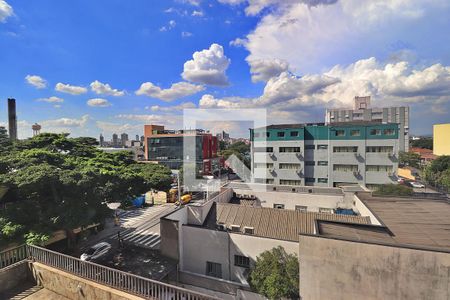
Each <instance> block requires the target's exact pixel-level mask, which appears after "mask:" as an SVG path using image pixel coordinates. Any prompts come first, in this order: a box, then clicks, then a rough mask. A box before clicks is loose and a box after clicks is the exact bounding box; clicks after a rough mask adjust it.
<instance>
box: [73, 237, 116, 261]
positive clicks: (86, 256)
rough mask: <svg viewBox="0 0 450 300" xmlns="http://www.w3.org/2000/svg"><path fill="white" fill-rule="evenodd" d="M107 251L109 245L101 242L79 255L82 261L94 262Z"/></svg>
mask: <svg viewBox="0 0 450 300" xmlns="http://www.w3.org/2000/svg"><path fill="white" fill-rule="evenodd" d="M109 250H111V244H110V243H107V242H101V243H98V244H96V245H94V246H92V247H91V248H89V249H88V250H87V251H86V252H84V253H83V254H81V256H80V259H81V260H84V261H88V260H95V259H98V258H100V257H102V256H103V255H105V254H106V253H108V252H109Z"/></svg>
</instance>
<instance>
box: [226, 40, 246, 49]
mask: <svg viewBox="0 0 450 300" xmlns="http://www.w3.org/2000/svg"><path fill="white" fill-rule="evenodd" d="M246 43H247V40H246V39H241V38H235V39H234V40H232V41H230V46H234V47H242V46H245V45H246Z"/></svg>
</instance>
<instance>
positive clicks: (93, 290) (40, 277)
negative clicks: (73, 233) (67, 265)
mask: <svg viewBox="0 0 450 300" xmlns="http://www.w3.org/2000/svg"><path fill="white" fill-rule="evenodd" d="M32 270H33V274H34V276H35V279H36V282H37V283H38V284H40V285H42V286H43V287H44V288H46V289H48V290H50V291H52V292H55V293H56V294H59V295H61V296H62V297H66V298H69V299H73V300H78V299H83V300H96V299H108V300H123V299H132V300H140V299H143V298H140V297H136V296H133V295H131V294H127V293H125V292H122V291H119V290H116V289H113V288H110V287H108V286H105V285H101V284H98V283H95V282H93V281H89V280H86V279H83V278H81V277H77V276H75V275H72V274H69V273H66V272H63V271H60V270H57V269H55V268H52V267H48V266H46V265H43V264H40V263H36V262H34V263H33V266H32Z"/></svg>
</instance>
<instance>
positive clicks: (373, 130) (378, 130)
mask: <svg viewBox="0 0 450 300" xmlns="http://www.w3.org/2000/svg"><path fill="white" fill-rule="evenodd" d="M370 135H381V130H380V129H370Z"/></svg>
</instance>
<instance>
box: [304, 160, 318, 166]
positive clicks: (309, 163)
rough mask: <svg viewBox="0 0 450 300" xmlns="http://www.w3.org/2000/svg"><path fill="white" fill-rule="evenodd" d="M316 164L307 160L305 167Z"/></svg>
mask: <svg viewBox="0 0 450 300" xmlns="http://www.w3.org/2000/svg"><path fill="white" fill-rule="evenodd" d="M315 165H316V162H315V161H313V160H307V161H305V166H315Z"/></svg>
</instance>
